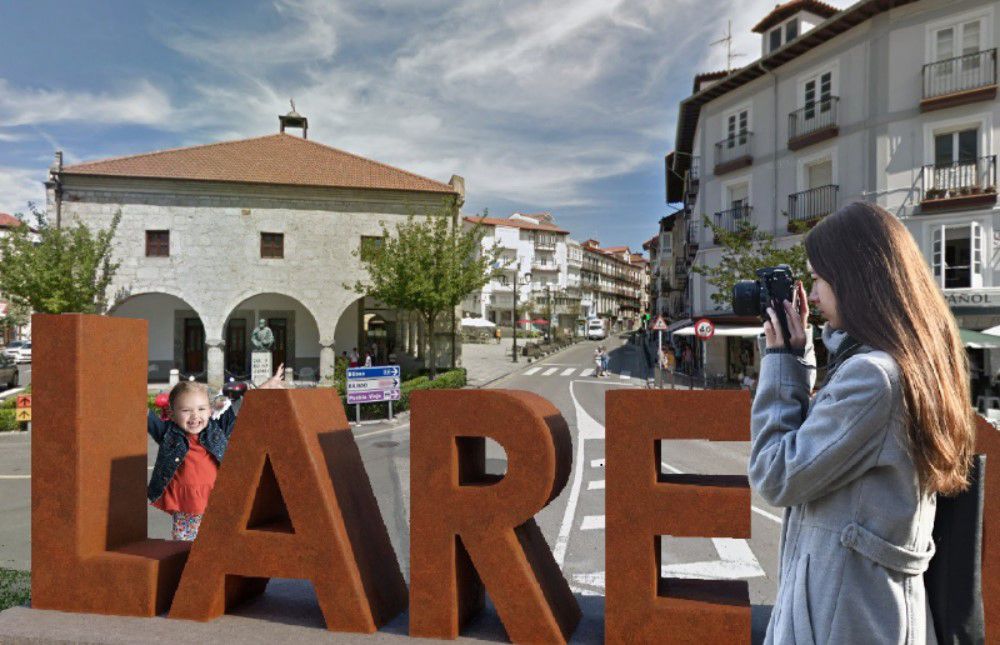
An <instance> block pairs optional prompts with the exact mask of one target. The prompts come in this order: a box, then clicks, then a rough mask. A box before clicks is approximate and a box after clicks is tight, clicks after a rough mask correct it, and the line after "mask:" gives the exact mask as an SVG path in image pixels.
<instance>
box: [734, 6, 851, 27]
mask: <svg viewBox="0 0 1000 645" xmlns="http://www.w3.org/2000/svg"><path fill="white" fill-rule="evenodd" d="M799 11H808V12H810V13H814V14H816V15H817V16H819V17H820V18H823V19H824V20H825V19H826V18H829V17H830V16H833V15H835V14H836V13H837V12H838V11H839V9H837V8H836V7H831V6H830V5H828V4H826V3H825V2H819V1H818V0H789V2H786V3H785V4H779V5H775V6H774V10H773V11H772V12H771V13H769V14H767V15H766V16H764V19H763V20H761V21H760V22H758V23H757V24H756V25H754V28H753V29H752V31H754V32H756V33H758V34H760V33H764V32H765V31H767V30H768V29H770V28H771V27H773V26H775V25H777V24H779V23H781V22H783V21H784V20H785V18H790V17H792V15H794V14H796V13H798V12H799Z"/></svg>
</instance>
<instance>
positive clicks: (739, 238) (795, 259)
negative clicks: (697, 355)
mask: <svg viewBox="0 0 1000 645" xmlns="http://www.w3.org/2000/svg"><path fill="white" fill-rule="evenodd" d="M703 221H704V222H705V224H706V225H708V226H710V227H711V228H712V232H713V233H714V234H715V238H716V239H717V240H719V245H720V246H721V247H722V249H723V250H722V260H721V261H720V262H719V264H718V265H716V266H714V267H709V266H694V267H691V270H692V271H694V272H695V273H699V274H701V275H703V276H705V279H706V280H707V281H708V283H709V284H711V285H712V286H714V287H715V289H716V291H715V293H713V294H712V302H714V303H715V304H716V308H717V309H728V308H729V306H730V303H731V302H732V294H733V286H734V285H735V284H736V283H737V282H738V281H740V280H756V279H757V273H756V271H757V269H760V268H763V267H771V266H775V265H778V264H787V265H788V266H790V267H791V268H792V272H793V273H794V274H795V277H796V278H797V279H799V280H802V283H803V284H804V285H805V288H806V293H808V292H809V290H810V289H811V288H812V278H811V277H810V275H809V271H808V270H807V265H806V249H805V246H803V245H802V244H801V243H798V244H796V245H795V246H793V247H791V248H788V249H780V248H778V247H776V246H775V244H774V236H773V235H771V234H769V233H765V232H764V231H761V230H759V229H758V228H757V227H756V226H755V225H754V224H752V223H750V222H741V223H740V224H739V226H738V228H737V229H736V231H735V232H730V231H727V230H726V229H724V228H722V227H720V226H716V225H715V224H714V223H713V222H712V221H711V220H710V219H709V218H708V217H704V218H703Z"/></svg>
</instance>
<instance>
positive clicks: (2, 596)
mask: <svg viewBox="0 0 1000 645" xmlns="http://www.w3.org/2000/svg"><path fill="white" fill-rule="evenodd" d="M30 600H31V574H30V573H29V572H27V571H14V570H13V569H0V611H3V610H4V609H8V608H10V607H17V606H20V605H25V606H26V605H27V604H28V602H29V601H30Z"/></svg>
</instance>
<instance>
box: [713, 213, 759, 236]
mask: <svg viewBox="0 0 1000 645" xmlns="http://www.w3.org/2000/svg"><path fill="white" fill-rule="evenodd" d="M752 215H753V207H751V206H737V207H736V208H730V209H729V210H724V211H719V212H718V213H716V214H715V225H716V226H719V227H721V228H723V229H725V230H727V231H729V232H730V233H735V232H736V231H738V230H739V229H740V227H741V226H742V225H744V224H749V223H750V222H751V216H752ZM712 242H713V243H714V244H718V243H719V236H717V235H716V236H713V240H712Z"/></svg>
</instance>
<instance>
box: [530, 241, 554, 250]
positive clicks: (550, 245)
mask: <svg viewBox="0 0 1000 645" xmlns="http://www.w3.org/2000/svg"><path fill="white" fill-rule="evenodd" d="M535 250H536V251H555V250H556V241H555V240H550V239H545V238H539V239H536V240H535Z"/></svg>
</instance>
